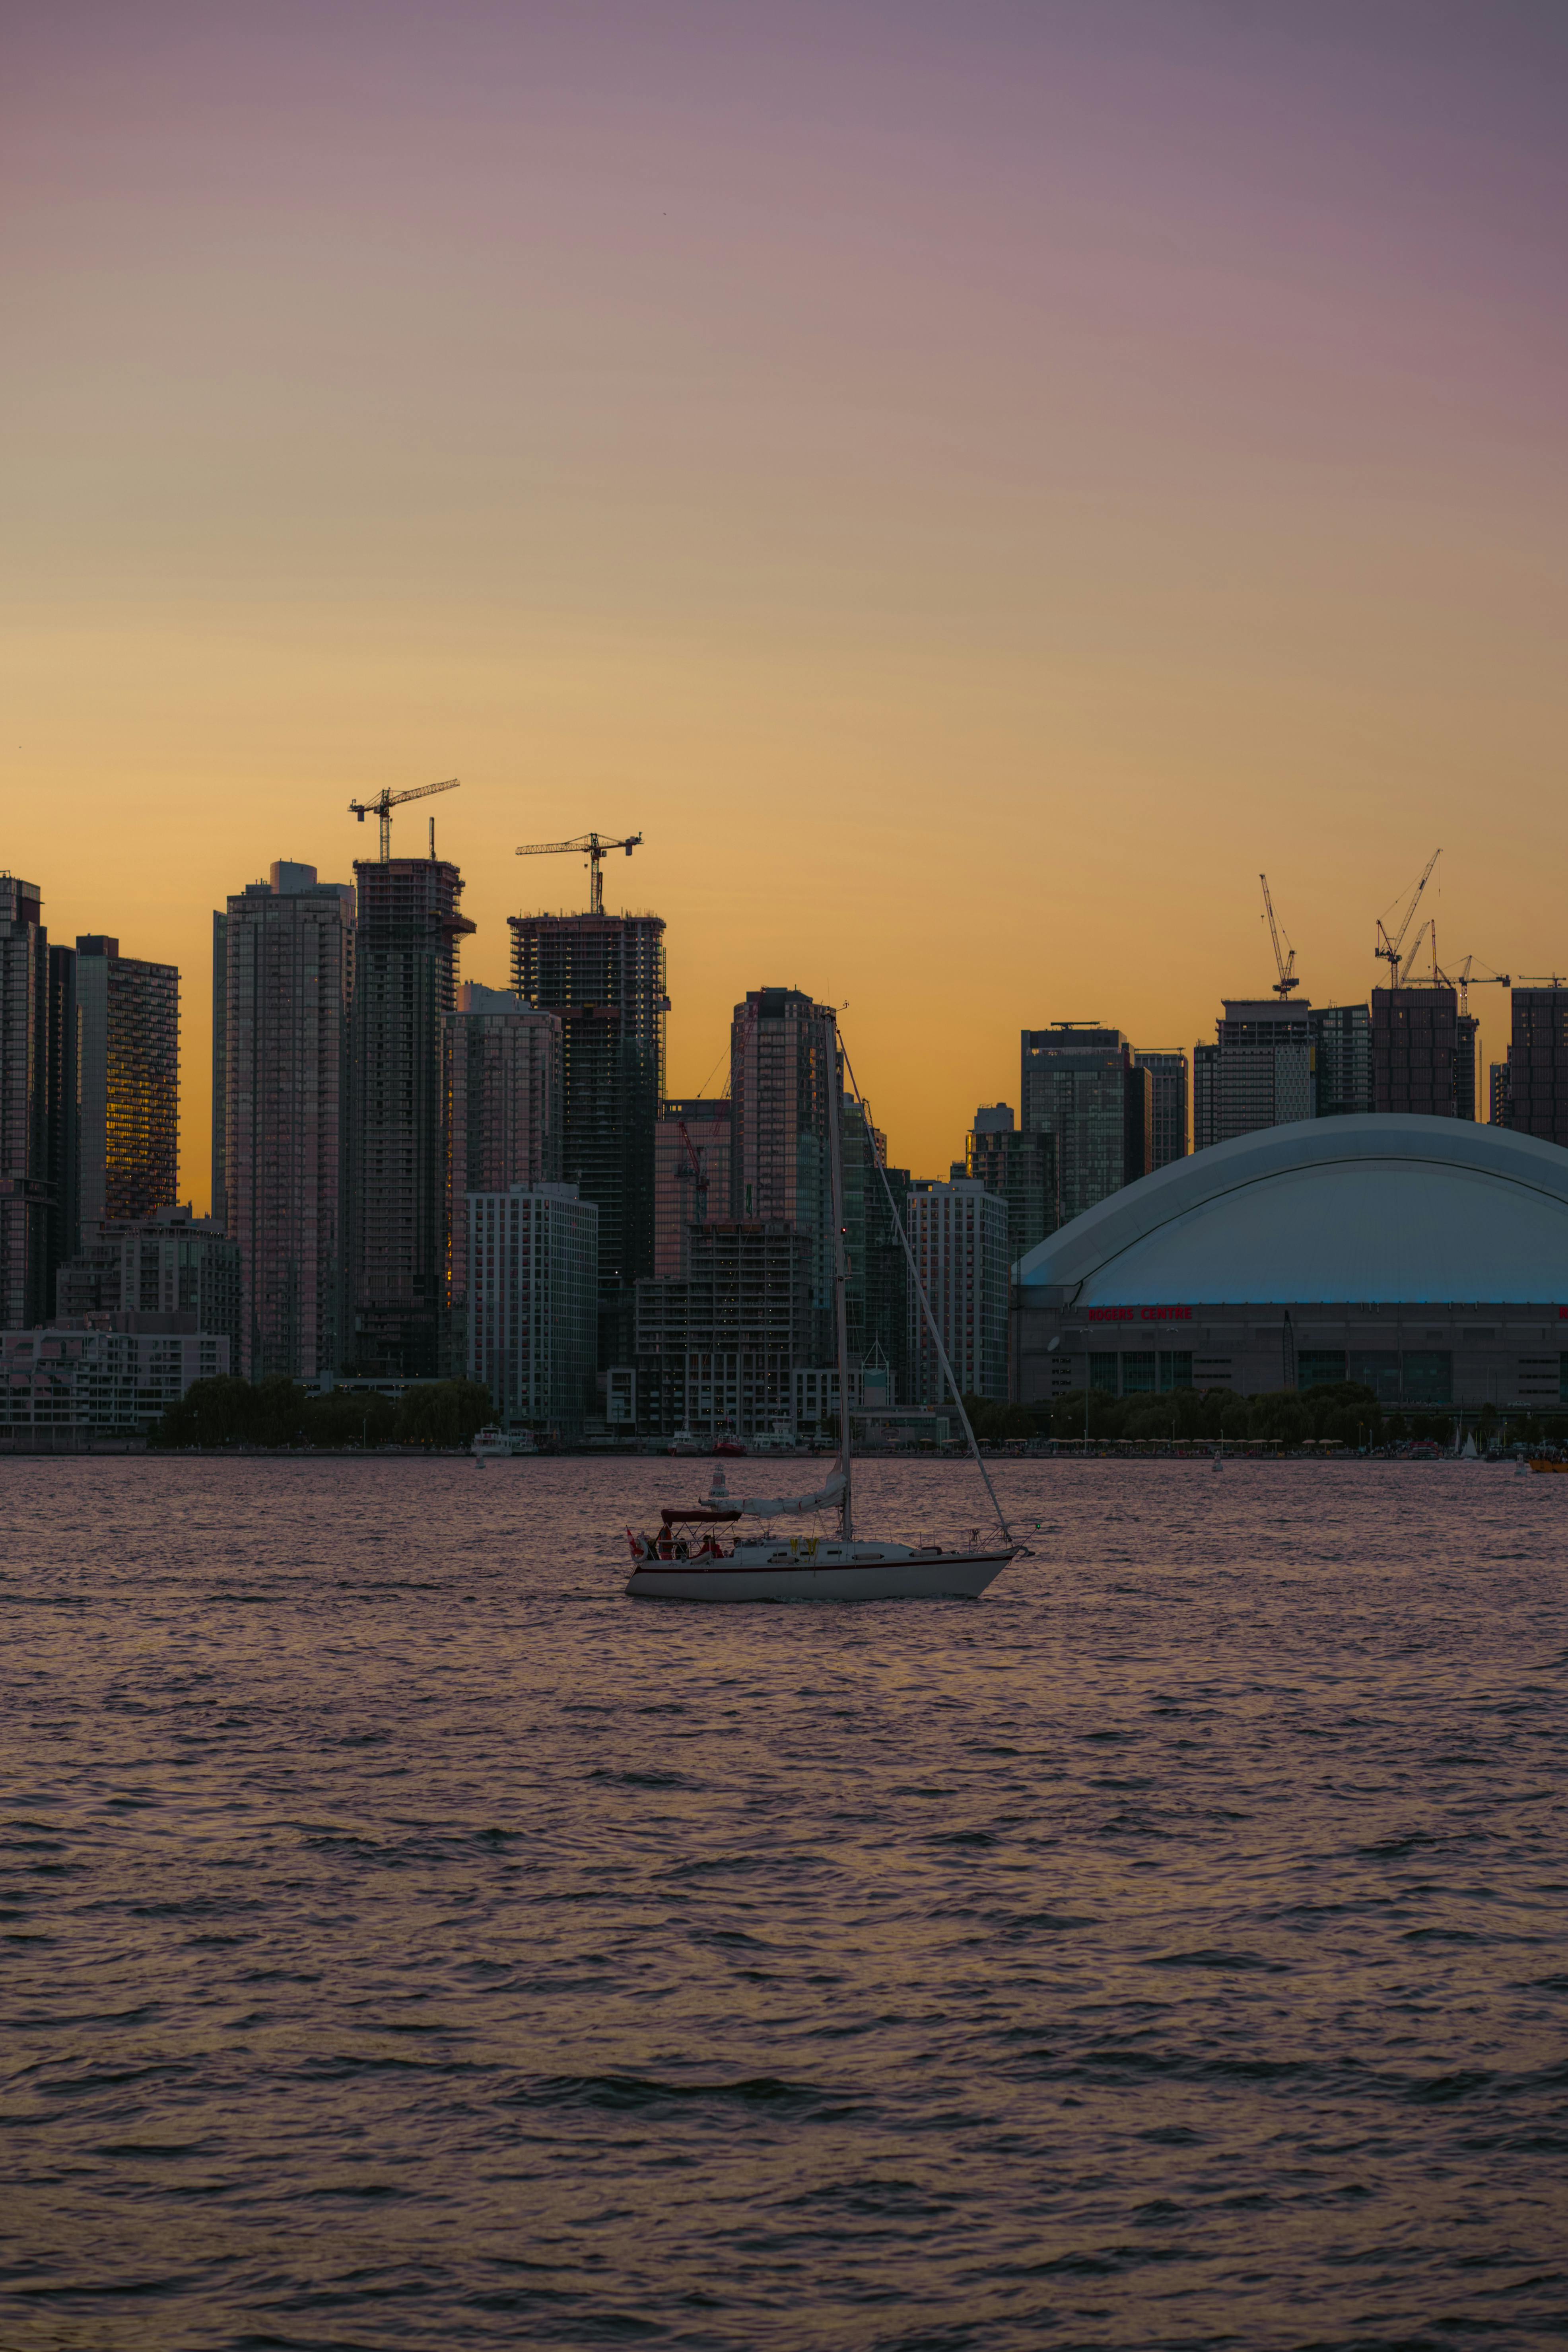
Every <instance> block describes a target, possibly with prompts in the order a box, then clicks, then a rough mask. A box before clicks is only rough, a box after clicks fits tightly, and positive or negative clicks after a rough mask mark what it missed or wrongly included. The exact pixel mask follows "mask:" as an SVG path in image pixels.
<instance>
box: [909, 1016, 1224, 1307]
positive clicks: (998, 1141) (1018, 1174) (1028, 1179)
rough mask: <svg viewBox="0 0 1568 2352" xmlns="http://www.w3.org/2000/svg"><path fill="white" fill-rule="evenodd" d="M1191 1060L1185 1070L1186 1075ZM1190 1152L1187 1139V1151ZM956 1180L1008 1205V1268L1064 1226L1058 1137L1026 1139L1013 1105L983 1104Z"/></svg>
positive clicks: (955, 1173)
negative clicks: (963, 1179) (982, 1189)
mask: <svg viewBox="0 0 1568 2352" xmlns="http://www.w3.org/2000/svg"><path fill="white" fill-rule="evenodd" d="M1185 1066H1186V1063H1185V1056H1184V1057H1183V1069H1184V1070H1185ZM1185 1148H1186V1142H1185V1137H1184V1138H1183V1150H1185ZM952 1174H953V1176H954V1177H955V1178H957V1177H960V1176H964V1177H969V1178H972V1179H973V1181H975V1182H977V1183H981V1184H984V1187H985V1190H986V1191H987V1192H994V1194H995V1195H996V1197H997V1199H998V1200H1001V1201H1005V1202H1006V1203H1007V1263H1008V1265H1016V1262H1017V1260H1018V1259H1019V1258H1021V1257H1022V1256H1023V1255H1024V1253H1025V1251H1026V1250H1032V1249H1033V1248H1034V1246H1035V1244H1036V1243H1037V1242H1043V1241H1044V1240H1045V1238H1046V1236H1047V1234H1054V1233H1055V1232H1056V1229H1057V1227H1058V1225H1059V1224H1060V1223H1061V1202H1060V1197H1059V1193H1060V1185H1059V1181H1058V1175H1057V1139H1056V1137H1055V1136H1054V1135H1045V1134H1036V1135H1022V1134H1020V1133H1019V1132H1018V1130H1017V1129H1016V1127H1015V1125H1014V1123H1013V1112H1012V1108H1011V1106H1010V1105H1009V1104H1007V1103H982V1104H981V1106H980V1108H979V1109H978V1110H977V1111H976V1112H975V1114H974V1125H973V1128H971V1129H970V1131H969V1133H968V1135H967V1136H966V1137H965V1138H964V1142H963V1160H955V1161H954V1162H953V1167H952Z"/></svg>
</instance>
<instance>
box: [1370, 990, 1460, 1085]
mask: <svg viewBox="0 0 1568 2352" xmlns="http://www.w3.org/2000/svg"><path fill="white" fill-rule="evenodd" d="M1458 1022H1459V1000H1458V992H1457V991H1456V990H1454V989H1453V988H1451V987H1450V986H1449V985H1448V984H1447V982H1443V981H1439V982H1436V983H1433V982H1428V983H1427V984H1426V986H1424V987H1415V986H1409V987H1404V988H1374V989H1373V992H1372V1107H1373V1110H1377V1111H1415V1112H1419V1113H1420V1114H1422V1115H1423V1116H1424V1117H1426V1118H1458V1116H1459V1070H1458V1062H1459V1030H1458ZM1471 1051H1472V1058H1473V1053H1474V1047H1473V1045H1472V1048H1471ZM1474 1085H1475V1082H1474V1079H1473V1077H1472V1079H1471V1097H1470V1099H1471V1108H1472V1110H1473V1108H1474V1100H1475V1097H1474Z"/></svg>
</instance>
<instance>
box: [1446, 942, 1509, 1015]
mask: <svg viewBox="0 0 1568 2352" xmlns="http://www.w3.org/2000/svg"><path fill="white" fill-rule="evenodd" d="M1474 962H1475V957H1474V956H1473V955H1468V956H1467V957H1466V958H1465V961H1464V962H1463V963H1462V964H1461V965H1460V966H1459V969H1458V971H1457V972H1456V973H1455V974H1454V986H1455V987H1456V988H1457V989H1458V992H1459V1010H1460V1012H1461V1013H1468V1011H1469V1009H1470V982H1471V981H1472V980H1474V982H1475V984H1476V986H1477V987H1478V988H1511V987H1512V986H1513V980H1512V977H1511V975H1510V973H1508V972H1506V971H1477V972H1472V971H1471V970H1470V966H1471V965H1472V964H1473V963H1474Z"/></svg>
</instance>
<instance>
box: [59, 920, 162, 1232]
mask: <svg viewBox="0 0 1568 2352" xmlns="http://www.w3.org/2000/svg"><path fill="white" fill-rule="evenodd" d="M76 991H77V1008H78V1012H79V1041H80V1043H79V1067H78V1085H79V1102H80V1127H79V1149H80V1191H79V1211H80V1216H81V1223H82V1224H83V1225H84V1226H87V1227H90V1226H93V1225H96V1224H100V1223H103V1222H104V1221H105V1220H106V1219H107V1220H109V1221H110V1223H124V1222H125V1221H126V1220H127V1219H134V1218H138V1217H150V1216H151V1215H152V1213H153V1210H154V1209H163V1208H168V1207H170V1206H171V1205H172V1204H173V1202H174V1197H175V1194H176V1192H177V1191H178V1188H179V1172H180V1167H179V1163H180V975H179V972H178V971H177V970H176V969H175V967H174V965H173V964H172V963H148V962H146V961H142V959H141V958H139V957H136V956H122V955H121V952H120V942H119V940H113V939H107V938H105V937H103V936H102V935H101V934H100V933H91V934H89V935H87V936H85V937H82V938H79V939H78V940H77V943H76Z"/></svg>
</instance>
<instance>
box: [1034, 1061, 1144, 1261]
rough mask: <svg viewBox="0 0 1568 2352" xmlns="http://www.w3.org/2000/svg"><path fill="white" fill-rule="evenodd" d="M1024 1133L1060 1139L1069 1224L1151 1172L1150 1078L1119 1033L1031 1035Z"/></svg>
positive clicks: (1059, 1162)
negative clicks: (1137, 1070)
mask: <svg viewBox="0 0 1568 2352" xmlns="http://www.w3.org/2000/svg"><path fill="white" fill-rule="evenodd" d="M1021 1058H1022V1067H1021V1071H1020V1086H1021V1089H1022V1090H1021V1092H1020V1095H1019V1105H1020V1110H1019V1120H1018V1123H1019V1126H1020V1127H1021V1129H1023V1132H1024V1133H1025V1134H1026V1135H1050V1136H1054V1137H1055V1138H1056V1146H1057V1171H1058V1183H1059V1186H1060V1191H1061V1213H1062V1217H1063V1220H1064V1221H1065V1220H1066V1219H1067V1218H1068V1217H1077V1216H1080V1215H1081V1214H1082V1213H1083V1211H1084V1210H1085V1209H1092V1208H1093V1206H1094V1204H1095V1202H1097V1201H1103V1200H1104V1199H1105V1198H1106V1197H1107V1195H1108V1194H1109V1193H1111V1192H1120V1191H1121V1187H1122V1185H1123V1184H1125V1183H1128V1182H1130V1181H1132V1180H1133V1179H1135V1178H1136V1177H1139V1176H1142V1175H1144V1174H1145V1173H1146V1172H1147V1168H1148V1159H1147V1157H1146V1156H1145V1155H1146V1154H1149V1153H1152V1107H1151V1100H1150V1095H1151V1089H1150V1086H1149V1081H1148V1079H1147V1078H1146V1077H1142V1076H1135V1075H1134V1070H1135V1066H1134V1063H1133V1058H1132V1048H1131V1045H1130V1044H1129V1043H1128V1041H1127V1039H1126V1038H1125V1037H1124V1036H1123V1035H1122V1034H1121V1030H1120V1029H1102V1028H1100V1027H1097V1026H1096V1025H1095V1024H1092V1023H1089V1022H1083V1021H1054V1022H1053V1023H1052V1024H1051V1025H1050V1027H1049V1028H1048V1029H1026V1030H1025V1031H1024V1032H1023V1035H1022V1045H1021Z"/></svg>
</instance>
